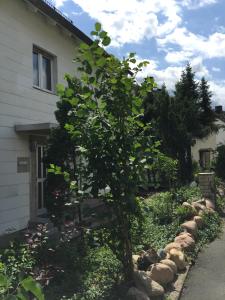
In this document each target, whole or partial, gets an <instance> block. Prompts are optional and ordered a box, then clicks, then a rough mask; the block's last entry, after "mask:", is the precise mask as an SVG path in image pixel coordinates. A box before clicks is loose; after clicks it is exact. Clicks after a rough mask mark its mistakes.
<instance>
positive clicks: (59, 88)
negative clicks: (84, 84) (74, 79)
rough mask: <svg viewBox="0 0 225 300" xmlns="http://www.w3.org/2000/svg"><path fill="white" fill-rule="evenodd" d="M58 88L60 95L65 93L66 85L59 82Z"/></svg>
mask: <svg viewBox="0 0 225 300" xmlns="http://www.w3.org/2000/svg"><path fill="white" fill-rule="evenodd" d="M56 90H57V94H58V95H63V93H64V91H65V87H64V85H63V84H61V83H59V84H57V85H56Z"/></svg>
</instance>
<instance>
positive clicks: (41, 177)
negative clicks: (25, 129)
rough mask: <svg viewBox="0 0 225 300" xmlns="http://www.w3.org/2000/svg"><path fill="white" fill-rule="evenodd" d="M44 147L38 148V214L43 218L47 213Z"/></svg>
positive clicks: (39, 146)
mask: <svg viewBox="0 0 225 300" xmlns="http://www.w3.org/2000/svg"><path fill="white" fill-rule="evenodd" d="M43 158H44V146H43V145H37V147H36V214H37V216H41V215H43V214H45V213H46V208H45V207H46V206H45V179H46V168H45V165H44V163H43Z"/></svg>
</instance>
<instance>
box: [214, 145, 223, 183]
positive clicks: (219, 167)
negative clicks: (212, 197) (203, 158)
mask: <svg viewBox="0 0 225 300" xmlns="http://www.w3.org/2000/svg"><path fill="white" fill-rule="evenodd" d="M216 151H217V157H216V159H215V161H214V168H215V173H216V175H217V176H218V177H219V178H221V179H223V180H225V171H224V170H225V145H223V144H221V145H219V146H218V147H217V148H216Z"/></svg>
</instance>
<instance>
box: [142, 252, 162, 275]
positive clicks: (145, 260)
mask: <svg viewBox="0 0 225 300" xmlns="http://www.w3.org/2000/svg"><path fill="white" fill-rule="evenodd" d="M159 260H160V258H159V256H158V254H157V252H156V251H155V250H154V249H153V248H150V249H148V250H147V251H142V252H141V256H140V258H139V259H138V262H137V263H138V268H139V269H140V270H144V271H145V270H147V269H148V267H149V266H150V265H151V264H154V263H156V262H159Z"/></svg>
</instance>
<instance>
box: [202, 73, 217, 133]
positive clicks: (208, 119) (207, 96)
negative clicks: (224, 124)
mask: <svg viewBox="0 0 225 300" xmlns="http://www.w3.org/2000/svg"><path fill="white" fill-rule="evenodd" d="M199 105H200V122H201V124H202V127H203V128H202V135H203V136H205V135H207V134H209V133H210V132H212V131H214V130H216V129H217V128H216V125H215V123H214V122H215V112H214V111H213V109H212V92H211V91H210V90H209V84H208V82H207V80H206V79H205V78H204V77H202V79H201V82H200V85H199Z"/></svg>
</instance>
